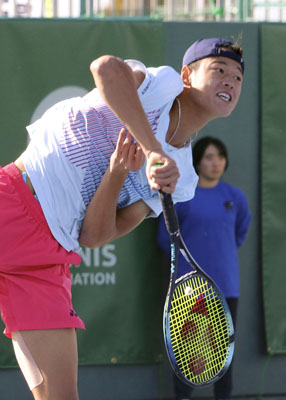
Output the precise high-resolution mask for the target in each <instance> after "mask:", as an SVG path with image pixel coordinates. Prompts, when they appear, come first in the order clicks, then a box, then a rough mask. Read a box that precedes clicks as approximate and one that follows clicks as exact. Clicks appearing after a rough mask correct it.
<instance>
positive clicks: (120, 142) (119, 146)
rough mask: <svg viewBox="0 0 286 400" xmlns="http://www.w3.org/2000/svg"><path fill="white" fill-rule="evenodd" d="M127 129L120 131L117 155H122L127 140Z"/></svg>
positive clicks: (116, 148)
mask: <svg viewBox="0 0 286 400" xmlns="http://www.w3.org/2000/svg"><path fill="white" fill-rule="evenodd" d="M125 131H126V130H125V128H122V129H120V132H119V134H118V138H117V142H116V147H115V150H116V151H117V153H121V152H122V149H123V144H124V140H125Z"/></svg>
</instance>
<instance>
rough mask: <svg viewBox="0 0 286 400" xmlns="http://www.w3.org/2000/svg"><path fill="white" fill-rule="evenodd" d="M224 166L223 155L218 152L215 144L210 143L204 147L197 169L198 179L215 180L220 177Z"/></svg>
mask: <svg viewBox="0 0 286 400" xmlns="http://www.w3.org/2000/svg"><path fill="white" fill-rule="evenodd" d="M225 167H226V159H225V157H224V156H223V155H221V154H220V152H219V149H218V148H217V147H216V146H215V145H213V144H210V145H208V147H207V148H206V150H205V152H204V154H203V157H202V159H201V161H200V164H199V166H198V168H197V169H198V172H199V177H200V179H204V180H205V181H208V182H216V181H218V180H219V179H220V178H221V176H222V174H223V173H224V170H225Z"/></svg>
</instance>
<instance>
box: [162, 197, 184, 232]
mask: <svg viewBox="0 0 286 400" xmlns="http://www.w3.org/2000/svg"><path fill="white" fill-rule="evenodd" d="M159 197H160V200H161V204H162V208H163V214H164V218H165V223H166V227H167V231H168V232H169V234H170V235H174V234H176V233H177V232H178V231H179V229H180V227H179V222H178V217H177V213H176V209H175V206H174V203H173V199H172V195H171V194H169V193H165V192H162V190H159Z"/></svg>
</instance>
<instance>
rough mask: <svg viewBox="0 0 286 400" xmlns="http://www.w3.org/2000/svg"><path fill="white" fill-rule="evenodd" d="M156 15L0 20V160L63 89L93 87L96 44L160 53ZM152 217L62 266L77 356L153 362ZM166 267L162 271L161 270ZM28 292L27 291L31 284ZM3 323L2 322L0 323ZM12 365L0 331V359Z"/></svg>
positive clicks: (157, 336) (152, 58)
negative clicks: (69, 288) (76, 327)
mask: <svg viewBox="0 0 286 400" xmlns="http://www.w3.org/2000/svg"><path fill="white" fill-rule="evenodd" d="M162 43H163V34H162V23H161V22H154V21H147V20H144V21H140V20H136V21H124V20H114V21H106V20H104V21H101V20H87V21H86V20H37V19H30V20H11V19H9V20H8V19H7V20H1V21H0V49H1V57H0V76H1V84H0V85H1V86H0V87H1V96H0V107H1V120H0V127H1V135H0V164H1V165H5V164H7V163H9V162H11V161H14V160H15V159H16V158H17V157H18V156H19V154H21V152H23V150H24V149H25V147H26V144H27V132H26V129H25V126H27V125H28V124H30V122H31V121H32V120H35V119H37V118H38V117H40V116H41V114H42V113H43V112H44V111H45V110H46V109H47V108H48V107H50V106H51V105H53V104H55V103H56V102H57V101H60V100H62V99H65V98H68V97H73V96H78V95H83V94H84V93H86V92H87V91H88V90H90V89H92V88H93V87H94V83H93V80H92V76H91V73H90V71H89V65H90V63H91V61H92V60H93V59H95V58H97V57H99V56H101V55H104V54H113V55H116V56H119V57H121V58H123V59H125V58H134V59H139V60H141V61H142V62H144V63H145V64H146V65H152V66H157V65H161V64H162V62H163V55H164V52H163V45H162ZM155 230H156V221H152V220H147V221H146V222H145V223H143V224H142V226H140V227H139V228H137V229H136V231H134V232H133V233H131V234H130V235H128V236H126V237H124V238H122V239H119V240H117V241H115V242H114V243H110V244H107V245H106V246H103V247H102V248H99V249H83V250H82V264H81V265H80V267H75V266H71V274H72V279H73V304H74V307H75V309H76V311H77V313H78V314H79V315H80V316H81V317H82V318H83V319H84V321H85V324H86V328H87V329H86V331H82V332H81V331H78V341H79V361H80V363H81V364H106V363H107V364H108V363H141V362H148V363H151V362H156V361H158V360H159V359H160V358H161V354H162V307H163V299H164V296H165V294H166V288H165V287H164V288H162V282H164V279H162V275H165V274H166V273H167V277H168V275H169V271H167V272H166V271H163V270H162V268H163V267H162V263H161V258H160V254H159V253H158V249H157V246H156V241H155ZM165 276H166V275H165ZM31 295H33V294H31ZM3 329H4V327H3V324H2V322H1V326H0V330H2V331H3ZM13 365H16V362H15V358H14V355H13V352H12V345H11V343H10V340H9V339H7V338H6V337H5V336H4V335H1V336H0V366H5V367H7V366H13Z"/></svg>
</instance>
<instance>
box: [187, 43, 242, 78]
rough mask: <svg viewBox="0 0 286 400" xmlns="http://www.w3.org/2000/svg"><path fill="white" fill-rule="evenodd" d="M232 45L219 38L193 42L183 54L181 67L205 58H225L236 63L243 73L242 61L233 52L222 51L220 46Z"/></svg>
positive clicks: (240, 57)
mask: <svg viewBox="0 0 286 400" xmlns="http://www.w3.org/2000/svg"><path fill="white" fill-rule="evenodd" d="M230 44H233V43H232V42H230V41H229V40H226V39H221V38H210V39H200V40H197V41H196V42H194V43H193V44H192V45H191V46H190V47H189V48H188V50H187V51H186V52H185V55H184V58H183V66H184V65H189V64H191V63H193V62H195V61H198V60H201V59H203V58H207V57H227V58H231V59H232V60H234V61H237V62H238V63H239V64H240V65H241V68H242V72H244V60H243V58H242V56H240V55H239V54H237V53H235V52H234V51H231V50H228V49H223V48H221V46H223V45H230Z"/></svg>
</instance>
